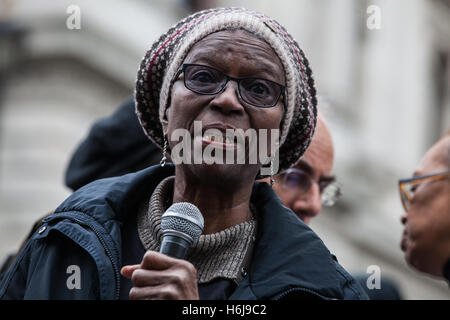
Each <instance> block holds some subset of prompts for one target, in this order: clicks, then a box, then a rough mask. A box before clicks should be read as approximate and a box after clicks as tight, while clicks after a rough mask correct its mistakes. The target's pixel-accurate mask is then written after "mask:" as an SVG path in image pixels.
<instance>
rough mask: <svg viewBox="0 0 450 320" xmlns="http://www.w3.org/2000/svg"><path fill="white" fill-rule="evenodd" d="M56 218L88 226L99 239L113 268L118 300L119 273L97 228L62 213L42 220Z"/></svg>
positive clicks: (111, 254)
mask: <svg viewBox="0 0 450 320" xmlns="http://www.w3.org/2000/svg"><path fill="white" fill-rule="evenodd" d="M58 218H67V219H70V220H73V221H76V222H77V223H79V224H82V225H86V226H88V227H89V228H90V229H91V230H92V231H94V233H95V235H96V236H97V238H98V239H99V241H100V243H101V244H102V246H103V248H104V249H105V251H106V254H107V255H108V257H109V259H110V260H111V264H112V266H113V269H114V278H115V282H116V283H115V284H116V292H115V294H116V299H117V300H118V299H119V296H120V271H119V267H118V266H117V263H116V261H115V259H114V254H113V253H112V252H111V250H110V249H109V246H108V245H107V243H106V240H105V239H104V237H103V236H102V234H101V233H100V232H99V231H98V229H97V227H96V226H95V225H94V224H93V223H92V222H90V221H85V220H86V219H82V218H79V217H74V216H73V215H68V214H64V213H56V214H53V215H52V216H51V217H49V218H46V219H44V222H50V221H52V220H55V219H58Z"/></svg>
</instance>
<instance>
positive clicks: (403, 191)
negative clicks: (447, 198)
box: [398, 171, 450, 211]
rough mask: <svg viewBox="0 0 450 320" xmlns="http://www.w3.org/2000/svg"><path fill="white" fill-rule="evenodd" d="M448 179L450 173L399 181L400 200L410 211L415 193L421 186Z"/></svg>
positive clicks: (406, 209)
mask: <svg viewBox="0 0 450 320" xmlns="http://www.w3.org/2000/svg"><path fill="white" fill-rule="evenodd" d="M448 178H450V171H446V172H439V173H434V174H429V175H425V176H420V177H413V178H408V179H400V180H398V191H399V193H400V198H401V200H402V205H403V208H404V209H405V211H408V210H409V208H410V206H411V199H412V198H413V197H414V192H415V191H416V189H417V187H418V186H419V185H420V184H422V183H425V182H432V181H439V180H443V179H448Z"/></svg>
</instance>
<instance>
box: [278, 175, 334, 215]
mask: <svg viewBox="0 0 450 320" xmlns="http://www.w3.org/2000/svg"><path fill="white" fill-rule="evenodd" d="M282 178H283V180H282V183H283V186H284V187H285V188H287V189H289V190H290V191H295V192H303V193H305V192H307V191H308V190H309V189H310V188H311V186H312V185H313V183H316V182H315V181H314V180H313V179H312V177H311V176H310V175H309V174H308V173H307V172H305V171H304V170H301V169H297V168H290V169H288V170H286V172H285V173H283V175H282ZM318 184H319V190H320V195H321V200H322V205H323V206H326V207H331V206H333V205H334V204H335V203H336V201H337V200H338V199H339V197H340V196H341V188H340V186H339V184H338V183H337V182H336V181H335V179H334V178H327V179H321V180H319V182H318Z"/></svg>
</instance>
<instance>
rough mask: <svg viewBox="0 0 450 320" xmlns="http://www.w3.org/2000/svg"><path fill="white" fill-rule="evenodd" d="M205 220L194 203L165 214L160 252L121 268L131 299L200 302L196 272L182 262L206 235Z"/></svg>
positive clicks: (176, 204)
mask: <svg viewBox="0 0 450 320" xmlns="http://www.w3.org/2000/svg"><path fill="white" fill-rule="evenodd" d="M203 227H204V221H203V216H202V214H201V213H200V211H199V209H198V208H197V207H196V206H194V205H193V204H191V203H188V202H180V203H175V204H173V205H172V206H171V207H170V208H169V209H167V211H166V212H165V213H164V214H163V215H162V218H161V229H162V233H163V240H162V243H161V248H160V252H159V253H158V252H156V251H147V252H146V253H145V255H144V257H143V259H142V262H141V264H140V265H130V266H125V267H123V268H122V270H121V273H122V275H123V276H124V277H126V278H130V279H131V281H132V283H133V288H132V289H131V290H130V299H183V300H193V299H198V298H199V296H198V287H197V270H196V269H195V267H194V266H193V265H192V264H191V263H190V262H188V261H186V260H182V259H184V257H185V256H186V253H187V251H188V249H189V247H190V246H191V245H192V243H194V242H195V241H196V240H197V239H198V237H200V235H201V234H202V232H203Z"/></svg>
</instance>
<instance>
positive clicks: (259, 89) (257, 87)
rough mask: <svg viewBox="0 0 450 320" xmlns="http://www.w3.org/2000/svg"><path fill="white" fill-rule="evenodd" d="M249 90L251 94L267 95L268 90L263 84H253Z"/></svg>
mask: <svg viewBox="0 0 450 320" xmlns="http://www.w3.org/2000/svg"><path fill="white" fill-rule="evenodd" d="M249 89H250V91H251V92H252V93H256V94H267V93H269V89H268V88H267V87H266V86H265V85H264V84H263V83H253V84H252V85H251V86H250V88H249Z"/></svg>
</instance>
